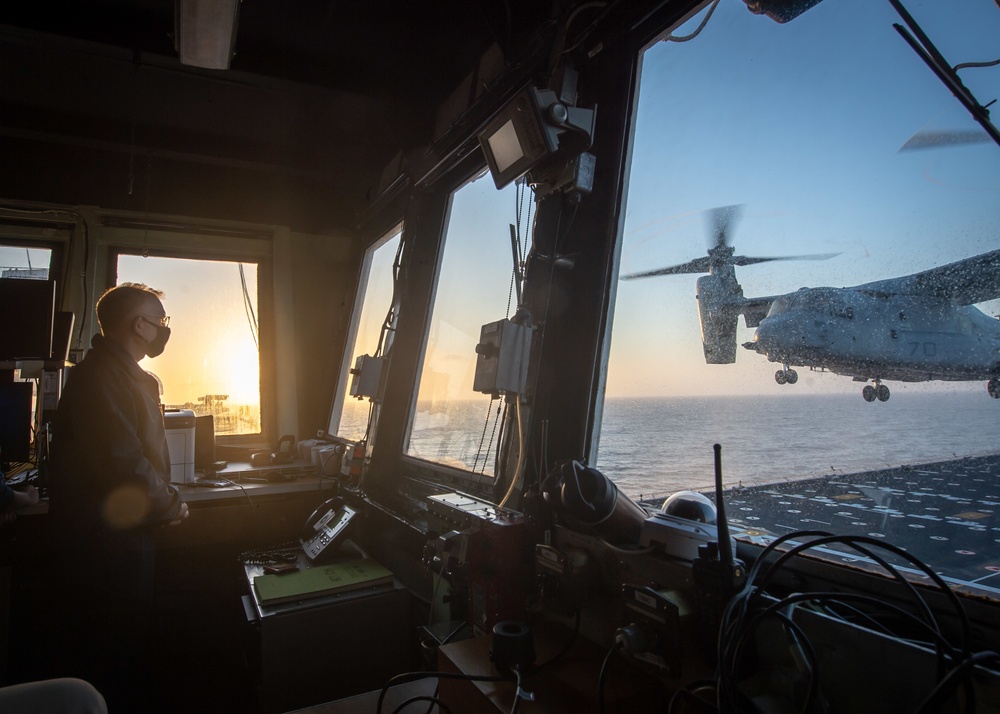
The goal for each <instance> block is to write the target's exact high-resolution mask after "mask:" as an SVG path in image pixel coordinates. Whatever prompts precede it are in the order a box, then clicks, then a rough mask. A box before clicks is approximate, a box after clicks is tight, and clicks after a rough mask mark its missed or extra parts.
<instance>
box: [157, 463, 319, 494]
mask: <svg viewBox="0 0 1000 714" xmlns="http://www.w3.org/2000/svg"><path fill="white" fill-rule="evenodd" d="M275 473H276V474H279V475H280V476H283V477H286V478H281V479H278V480H274V481H268V482H266V483H261V482H257V481H247V480H246V479H247V478H263V477H265V475H266V474H275ZM214 478H218V479H225V480H229V481H232V484H231V485H227V486H219V487H212V486H195V485H192V484H186V483H175V484H174V486H175V487H176V488H177V490H178V491H180V493H181V496H183V498H184V500H185V501H187V502H188V503H198V502H203V501H219V500H224V499H227V498H247V497H248V496H249V497H254V496H260V495H271V494H284V493H306V492H309V491H322V490H325V489H331V490H332V489H334V488H335V487H336V483H337V480H336V479H335V478H332V477H330V476H319V475H317V473H316V471H315V469H314V468H313V467H312V466H311V465H310V464H308V463H306V462H298V461H297V462H294V463H292V464H287V465H283V466H277V465H275V466H251V465H250V464H249V463H243V462H230V463H229V465H228V466H226V468H224V469H222V470H221V471H218V472H217V473H216V474H215V477H214ZM331 495H332V494H331Z"/></svg>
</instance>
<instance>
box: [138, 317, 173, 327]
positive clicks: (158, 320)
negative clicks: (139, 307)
mask: <svg viewBox="0 0 1000 714" xmlns="http://www.w3.org/2000/svg"><path fill="white" fill-rule="evenodd" d="M141 317H142V319H143V320H146V322H148V323H149V324H150V325H159V326H160V327H170V315H141ZM149 317H152V318H153V319H152V320H148V319H146V318H149Z"/></svg>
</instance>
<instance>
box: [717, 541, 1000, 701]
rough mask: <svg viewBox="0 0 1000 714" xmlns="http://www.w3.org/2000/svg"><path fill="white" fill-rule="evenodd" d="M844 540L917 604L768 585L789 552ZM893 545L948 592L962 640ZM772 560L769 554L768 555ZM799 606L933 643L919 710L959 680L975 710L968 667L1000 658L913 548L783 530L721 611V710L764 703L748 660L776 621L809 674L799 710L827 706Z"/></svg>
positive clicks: (949, 694)
mask: <svg viewBox="0 0 1000 714" xmlns="http://www.w3.org/2000/svg"><path fill="white" fill-rule="evenodd" d="M793 539H794V540H797V541H802V540H804V539H807V540H806V542H802V543H799V544H797V545H794V546H793V547H791V548H789V549H788V550H786V551H784V552H783V553H782V554H781V555H780V556H778V557H777V558H776V559H773V560H772V559H771V556H772V555H773V554H774V553H775V552H776V550H777V548H778V546H780V545H782V544H784V543H787V542H788V541H790V540H793ZM835 544H837V545H843V546H847V547H849V548H851V549H852V550H854V551H856V552H857V553H859V554H861V555H863V556H864V557H866V558H868V559H870V560H871V561H873V562H875V563H877V564H878V565H879V566H880V567H881V568H882V569H883V570H885V571H886V572H887V573H888V574H889V575H890V576H891V577H892V578H893V579H894V580H895V581H896V582H898V583H899V585H900V586H901V587H902V588H903V589H904V590H905V592H906V594H907V596H908V598H910V599H912V600H913V605H914V608H913V610H910V609H905V608H903V607H900V606H898V605H894V604H892V603H890V602H886V601H885V600H883V599H881V598H878V597H876V596H874V595H869V594H864V593H851V592H810V593H795V594H792V595H789V596H787V597H784V598H776V597H774V596H772V595H770V594H769V593H768V588H769V586H771V584H772V581H773V580H774V577H775V575H776V573H777V572H778V571H779V570H780V569H781V567H782V566H783V565H785V564H786V563H787V562H788V561H789V560H791V559H792V558H795V557H796V556H798V555H800V554H801V553H803V552H805V551H807V550H810V549H812V548H816V547H820V546H829V545H835ZM879 550H881V551H883V552H888V553H892V554H893V555H895V556H898V557H900V558H902V559H903V560H905V561H907V562H908V563H910V564H912V565H913V566H914V567H915V568H916V569H917V570H919V571H920V572H922V573H923V574H924V575H926V576H927V577H928V578H929V579H930V580H931V581H932V582H933V583H934V584H935V586H936V588H937V589H938V590H940V591H941V593H942V594H944V596H945V597H946V598H947V600H948V602H949V604H950V609H952V610H954V614H955V616H956V619H957V621H958V623H959V631H958V643H957V644H953V643H951V642H950V641H949V640H948V639H947V638H946V636H945V634H944V633H943V631H942V628H941V626H940V624H939V622H938V620H937V618H936V617H935V614H934V612H933V611H932V609H931V608H930V606H929V605H928V604H927V602H926V601H925V600H924V597H923V596H922V595H921V594H920V592H919V591H918V590H917V588H916V587H914V585H913V583H911V582H910V581H909V580H908V579H907V578H906V576H905V575H904V574H903V573H901V572H900V571H899V570H898V569H897V568H896V567H894V566H893V565H891V564H890V563H889V562H888V561H887V560H886V559H885V558H884V557H883V556H882V555H879V553H878V552H877V551H879ZM769 560H771V562H768V561H769ZM796 607H808V608H813V609H814V610H816V611H817V612H821V613H823V614H825V615H828V616H831V617H835V618H838V619H841V620H844V621H850V622H853V623H854V624H856V625H859V626H862V627H865V628H867V629H869V630H872V631H874V632H878V633H881V634H883V635H888V636H891V637H895V638H898V639H901V640H906V641H910V642H912V643H913V644H917V645H923V646H926V647H928V648H929V649H932V650H933V651H934V653H935V657H936V661H937V678H936V682H935V685H934V687H933V688H932V690H931V691H930V693H929V694H928V695H927V696H926V697H925V699H924V700H923V702H922V703H921V704H920V705H919V706H918V707H917V709H916V710H915V711H916V712H917V714H931V712H937V711H941V710H942V707H943V706H944V705H945V704H946V703H948V702H949V701H951V700H952V698H953V697H954V696H955V695H956V693H957V691H958V689H959V687H960V686H962V687H963V688H964V692H965V699H964V701H965V707H964V711H967V712H973V711H975V708H976V705H975V696H974V692H973V687H972V682H971V679H970V676H969V675H970V674H971V673H972V671H973V669H974V667H975V666H976V665H977V664H982V663H986V662H990V661H993V662H1000V656H998V655H997V654H996V653H994V652H990V651H984V652H976V653H973V652H971V651H970V649H969V647H970V645H969V639H970V637H969V629H970V628H969V620H968V617H967V615H966V613H965V611H964V609H963V607H962V603H961V602H960V601H959V599H958V597H957V596H956V595H955V593H954V592H953V591H952V590H951V588H949V587H948V585H947V584H946V583H945V582H944V580H943V579H942V578H941V577H940V576H939V575H938V574H937V573H935V572H934V571H933V570H932V569H931V568H930V567H928V566H927V565H926V564H924V563H923V562H922V561H920V560H919V559H918V558H916V557H915V556H913V555H911V554H910V553H907V552H906V551H905V550H903V549H901V548H898V547H896V546H894V545H892V544H890V543H886V542H884V541H880V540H876V539H874V538H870V537H867V536H849V535H832V534H830V533H826V532H823V531H799V532H796V533H789V534H787V535H784V536H782V537H780V538H778V539H776V540H774V541H773V542H772V543H770V544H769V545H768V546H767V547H766V548H765V549H764V550H763V551H762V552H761V554H760V556H759V557H758V558H757V560H756V562H755V563H754V565H753V567H752V568H751V570H750V573H749V574H748V576H747V581H746V585H745V586H744V588H743V590H742V591H741V592H739V593H737V594H736V596H734V597H733V598H732V600H730V602H729V604H728V605H727V607H726V610H725V613H724V615H723V621H722V627H721V629H720V632H719V670H718V683H717V684H718V708H719V711H724V712H738V713H743V712H746V713H747V714H751V713H752V714H757V713H758V712H760V711H762V710H761V708H759V707H758V706H757V704H756V703H755V702H754V701H753V700H752V699H751V697H750V696H748V695H747V693H746V692H745V691H743V688H742V686H741V685H742V684H743V683H744V682H745V681H746V674H745V668H746V665H748V664H749V663H750V662H751V660H750V657H749V656H748V655H750V654H752V648H753V645H754V642H755V637H756V635H757V634H758V631H759V628H761V626H762V625H765V624H766V625H767V626H769V627H772V626H774V625H775V624H777V625H778V627H779V628H780V630H781V631H782V632H783V633H784V634H785V635H786V637H787V639H788V642H787V645H788V649H789V651H790V652H791V653H792V655H791V656H792V658H793V660H794V661H796V663H797V667H798V669H799V670H800V671H802V672H803V674H804V679H805V681H804V686H803V687H801V688H800V689H799V690H798V691H797V692H796V694H795V698H796V699H798V701H797V702H796V705H797V707H798V711H800V712H803V713H805V712H819V711H825V702H823V701H822V693H821V692H820V689H819V673H818V661H817V658H816V654H815V652H814V650H813V647H812V645H811V643H810V642H809V639H808V637H807V635H806V633H805V632H804V631H803V629H802V628H801V627H800V625H799V624H798V623H796V622H795V619H794V617H793V615H794V610H795V608H796Z"/></svg>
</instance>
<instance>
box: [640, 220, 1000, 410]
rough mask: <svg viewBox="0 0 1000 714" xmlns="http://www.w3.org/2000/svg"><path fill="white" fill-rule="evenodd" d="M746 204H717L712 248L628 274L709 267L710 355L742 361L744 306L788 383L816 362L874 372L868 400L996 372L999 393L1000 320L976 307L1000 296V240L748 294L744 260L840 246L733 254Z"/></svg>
mask: <svg viewBox="0 0 1000 714" xmlns="http://www.w3.org/2000/svg"><path fill="white" fill-rule="evenodd" d="M738 212H739V207H738V206H727V207H723V208H717V209H714V210H712V211H709V222H710V226H711V229H712V232H713V236H712V237H713V239H714V242H713V243H712V245H711V247H710V248H709V250H708V255H707V256H706V257H703V258H697V259H695V260H692V261H690V262H688V263H684V264H683V265H676V266H671V267H667V268H659V269H657V270H650V271H646V272H641V273H632V274H630V275H624V276H622V279H623V280H631V279H635V278H648V277H653V276H657V275H676V274H681V273H708V274H707V275H703V276H702V277H700V278H698V283H697V299H698V312H699V317H700V318H701V331H702V343H703V346H704V351H705V361H706V362H707V363H709V364H732V363H734V362H735V361H736V326H737V322H738V319H739V316H740V315H742V316H743V319H744V320H745V322H746V325H747V327H756V328H757V329H756V332H755V333H754V338H753V341H752V342H746V343H744V344H743V347H745V348H746V349H748V350H751V351H753V352H756V353H758V354H761V355H764V356H765V357H767V359H768V360H770V361H771V362H778V363H780V364H781V365H782V367H781V369H779V370H778V371H777V372H775V374H774V378H775V381H777V383H778V384H795V382H797V381H798V373H797V372H796V371H795V369H794V367H809V368H811V369H815V370H829V371H831V372H834V373H836V374H840V375H843V376H846V377H851V378H853V379H854V380H855V381H859V382H870V383H869V384H866V385H865V387H864V389H863V390H862V393H861V394H862V396H863V397H864V399H865V401H868V402H872V401H875V400H876V399H878V400H879V401H883V402H884V401H886V400H888V399H889V387H887V386H886V385H885V384H883V383H882V382H883V380H898V381H902V382H926V381H930V380H943V381H954V382H957V381H970V380H986V389H987V392H988V393H989V395H990V396H991V397H993V398H994V399H1000V320H997V319H994V318H991V317H990V316H988V315H986V314H985V313H983V312H982V311H981V310H979V309H978V308H977V307H975V304H976V303H981V302H984V301H986V300H992V299H995V298H997V297H1000V250H995V251H991V252H989V253H983V254H981V255H977V256H973V257H970V258H966V259H964V260H960V261H958V262H955V263H949V264H948V265H942V266H940V267H937V268H932V269H930V270H925V271H923V272H920V273H914V274H912V275H906V276H903V277H898V278H890V279H888V280H879V281H876V282H873V283H865V284H864V285H856V286H854V287H844V288H832V287H817V288H800V289H799V290H797V291H795V292H791V293H786V294H784V295H772V296H768V297H744V295H743V288H742V286H741V285H740V284H739V281H738V280H737V279H736V270H735V268H736V266H746V265H754V264H757V263H765V262H769V261H774V260H825V259H827V258H832V257H834V255H835V254H824V255H800V256H785V257H771V258H752V257H746V256H738V255H733V253H734V250H733V247H732V246H731V245H730V244H729V231H730V227H731V226H732V223H733V220H734V218H735V217H736V216H737V215H738Z"/></svg>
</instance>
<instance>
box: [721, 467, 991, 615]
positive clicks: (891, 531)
mask: <svg viewBox="0 0 1000 714" xmlns="http://www.w3.org/2000/svg"><path fill="white" fill-rule="evenodd" d="M706 495H709V496H710V497H712V496H713V494H706ZM725 498H726V503H725V506H726V515H727V517H728V519H729V522H730V523H731V524H733V525H734V526H737V527H742V528H744V529H746V530H748V531H750V533H751V534H754V535H760V536H763V538H762V540H767V537H766V536H767V535H773V536H781V535H784V534H786V533H789V532H792V531H801V530H813V531H827V532H830V533H835V534H842V535H862V536H868V537H870V538H873V539H876V540H878V541H885V542H887V543H890V544H892V545H894V546H897V547H899V548H903V549H904V550H906V551H907V552H908V553H910V554H912V555H913V556H915V557H916V558H918V559H920V560H921V561H923V562H925V563H928V564H930V565H931V566H932V567H933V569H934V571H935V572H937V573H938V574H940V575H941V576H943V577H944V578H945V579H946V580H947V581H949V582H950V583H951V584H952V585H953V586H954V587H962V586H968V587H971V588H975V589H977V590H979V591H980V593H981V594H987V595H989V596H990V597H998V598H1000V577H998V576H1000V454H998V455H991V456H978V457H970V458H962V459H955V460H951V461H942V462H937V463H932V464H920V465H915V466H901V467H897V468H890V469H884V470H880V471H866V472H862V473H855V474H837V475H834V476H828V477H823V478H810V479H807V480H801V481H788V482H784V483H779V484H766V485H760V486H749V487H743V486H740V487H736V488H733V489H729V490H727V491H726V492H725ZM713 500H714V498H713ZM824 550H825V553H826V555H827V557H830V558H832V559H834V560H841V561H846V562H852V561H858V560H860V559H861V556H860V555H859V554H858V553H857V552H855V551H853V550H850V549H848V548H844V547H840V546H834V547H832V548H829V549H824ZM890 562H892V563H893V564H896V565H898V564H902V563H903V561H902V560H901V559H899V558H898V557H893V558H891V559H890Z"/></svg>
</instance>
